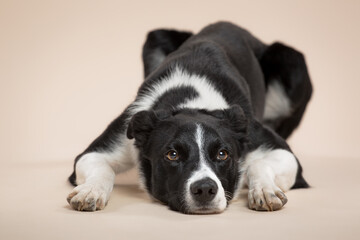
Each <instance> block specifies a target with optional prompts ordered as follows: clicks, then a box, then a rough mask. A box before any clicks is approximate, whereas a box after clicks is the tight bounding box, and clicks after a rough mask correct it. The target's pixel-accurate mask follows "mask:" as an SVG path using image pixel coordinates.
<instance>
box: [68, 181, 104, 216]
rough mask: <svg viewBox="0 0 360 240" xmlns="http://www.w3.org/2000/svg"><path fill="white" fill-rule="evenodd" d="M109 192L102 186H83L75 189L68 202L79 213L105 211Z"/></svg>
mask: <svg viewBox="0 0 360 240" xmlns="http://www.w3.org/2000/svg"><path fill="white" fill-rule="evenodd" d="M108 198H109V192H108V191H106V190H105V189H104V188H102V187H101V186H97V185H94V184H82V185H79V186H77V187H75V188H74V189H73V191H72V192H71V193H70V194H69V195H68V197H67V201H68V203H69V204H70V206H71V207H72V208H74V209H75V210H78V211H95V210H101V209H104V207H105V206H106V204H107V202H108Z"/></svg>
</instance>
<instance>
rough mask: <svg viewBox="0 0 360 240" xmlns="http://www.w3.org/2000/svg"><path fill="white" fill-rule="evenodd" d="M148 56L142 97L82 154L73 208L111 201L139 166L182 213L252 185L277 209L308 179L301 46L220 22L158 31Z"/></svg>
mask: <svg viewBox="0 0 360 240" xmlns="http://www.w3.org/2000/svg"><path fill="white" fill-rule="evenodd" d="M143 61H144V68H145V82H144V83H143V84H142V86H141V87H140V89H139V91H138V94H137V97H136V99H135V101H134V102H133V103H132V104H130V106H129V107H127V109H125V111H124V112H123V113H122V114H121V115H120V116H119V117H118V118H116V119H115V120H114V121H113V122H112V123H111V124H110V125H109V126H108V127H107V129H106V130H105V131H104V132H103V133H102V134H101V135H100V136H99V137H98V138H97V139H95V140H94V141H93V142H92V143H91V144H90V146H89V147H88V148H87V149H86V150H85V151H84V152H83V153H81V154H80V155H79V156H78V157H77V158H76V159H75V165H74V172H73V174H72V175H71V176H70V178H69V180H70V182H71V183H72V184H73V185H74V186H77V187H75V188H74V190H73V191H72V192H71V193H70V194H69V196H68V199H67V200H68V202H69V204H70V205H71V206H72V207H73V208H74V209H76V210H82V211H95V210H98V209H103V208H104V207H105V206H106V204H107V202H108V200H109V196H110V193H111V191H112V189H113V184H114V178H115V175H116V174H118V173H121V172H124V171H126V170H128V169H130V168H132V167H133V166H135V165H137V166H138V167H139V171H140V175H141V180H142V183H143V185H144V188H145V189H146V190H147V192H148V193H149V194H150V195H151V196H152V197H153V198H155V199H157V200H159V201H161V202H163V203H165V204H167V205H168V206H169V207H170V208H171V209H173V210H176V211H180V212H183V213H197V214H206V213H220V212H222V211H224V210H225V209H226V207H227V205H228V203H229V201H230V200H231V199H233V198H234V197H236V195H237V193H238V190H239V189H241V188H244V187H248V188H249V192H248V201H249V207H250V208H251V209H255V210H268V211H272V210H278V209H280V208H281V207H282V206H284V205H285V204H286V202H287V198H286V196H285V195H284V192H285V191H287V190H289V189H291V188H306V187H308V184H307V183H306V181H305V180H304V178H303V177H302V168H301V165H300V163H299V161H298V160H297V158H296V157H295V156H294V154H293V153H292V151H291V150H290V148H289V146H288V145H287V143H286V142H285V139H286V138H287V137H288V136H289V135H290V134H291V133H292V132H293V130H294V129H295V128H296V127H297V126H298V125H299V122H300V120H301V118H302V115H303V114H304V111H305V108H306V105H307V103H308V101H309V99H310V97H311V93H312V86H311V83H310V79H309V75H308V72H307V68H306V64H305V60H304V57H303V55H302V54H301V53H299V52H298V51H296V50H294V49H293V48H291V47H288V46H285V45H283V44H281V43H274V44H272V45H265V44H264V43H262V42H261V41H259V40H258V39H256V38H255V37H253V36H252V35H251V34H250V33H249V32H247V31H246V30H244V29H242V28H240V27H238V26H235V25H233V24H231V23H227V22H219V23H216V24H212V25H210V26H208V27H206V28H204V29H203V30H202V31H200V32H199V33H198V34H196V35H193V34H192V33H190V32H179V31H174V30H155V31H152V32H150V33H149V34H148V36H147V40H146V43H145V45H144V48H143Z"/></svg>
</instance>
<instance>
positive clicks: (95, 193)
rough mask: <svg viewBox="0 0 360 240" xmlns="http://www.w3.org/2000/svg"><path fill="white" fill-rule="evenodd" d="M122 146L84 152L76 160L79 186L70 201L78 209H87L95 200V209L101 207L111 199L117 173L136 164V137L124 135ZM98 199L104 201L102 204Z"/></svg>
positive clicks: (69, 198)
mask: <svg viewBox="0 0 360 240" xmlns="http://www.w3.org/2000/svg"><path fill="white" fill-rule="evenodd" d="M120 141H121V147H115V148H114V149H113V150H112V151H108V152H90V153H87V154H84V155H83V156H82V157H81V158H80V159H79V160H78V162H77V163H76V183H77V184H78V186H77V187H76V188H74V189H73V191H72V192H71V193H70V194H69V197H68V201H69V203H70V204H71V205H72V206H73V207H74V208H76V209H78V210H95V209H88V208H87V207H88V205H89V204H91V203H92V204H93V202H95V205H96V209H102V208H103V207H105V204H106V203H107V201H108V200H109V197H110V193H111V191H112V189H113V185H114V180H115V175H116V174H118V173H120V172H124V171H126V170H128V169H130V168H132V167H133V166H134V165H135V159H136V156H137V150H136V149H135V148H134V145H133V142H134V141H133V140H129V139H127V138H126V136H125V135H124V136H122V139H121V140H120ZM97 202H99V203H102V204H100V205H98V204H97Z"/></svg>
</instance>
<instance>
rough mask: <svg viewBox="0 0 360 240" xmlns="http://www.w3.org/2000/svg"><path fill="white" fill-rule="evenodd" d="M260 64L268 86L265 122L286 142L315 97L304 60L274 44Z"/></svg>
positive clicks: (295, 52) (293, 52) (267, 50)
mask: <svg viewBox="0 0 360 240" xmlns="http://www.w3.org/2000/svg"><path fill="white" fill-rule="evenodd" d="M259 61H260V64H261V68H262V71H263V73H264V78H265V83H266V86H267V92H266V100H265V112H264V123H265V124H266V125H268V126H269V127H271V128H272V129H274V130H275V131H276V132H277V133H278V134H279V135H280V136H281V137H282V138H284V139H286V138H288V137H289V136H290V134H291V133H292V132H293V131H294V129H295V128H296V127H297V126H298V125H299V123H300V120H301V118H302V116H303V114H304V112H305V109H306V106H307V104H308V102H309V100H310V98H311V94H312V86H311V82H310V77H309V73H308V71H307V67H306V63H305V58H304V56H303V55H302V54H301V53H300V52H298V51H297V50H295V49H293V48H291V47H288V46H286V45H284V44H281V43H274V44H272V45H270V46H269V47H268V48H267V49H266V50H265V52H264V53H263V54H262V56H261V58H260V59H259Z"/></svg>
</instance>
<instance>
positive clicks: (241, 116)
mask: <svg viewBox="0 0 360 240" xmlns="http://www.w3.org/2000/svg"><path fill="white" fill-rule="evenodd" d="M224 115H225V117H226V119H227V120H228V121H229V122H230V126H231V128H232V129H233V131H234V132H236V133H242V134H245V135H246V134H247V126H248V119H247V117H246V115H245V113H244V110H243V109H242V108H241V107H240V106H239V105H233V106H232V107H231V108H229V109H226V110H225V111H224Z"/></svg>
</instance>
